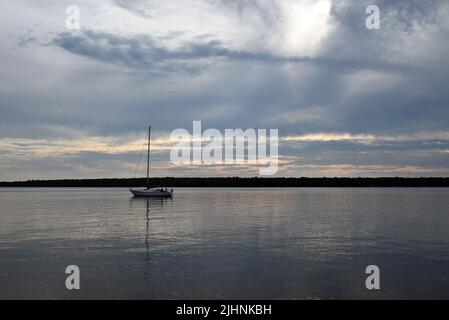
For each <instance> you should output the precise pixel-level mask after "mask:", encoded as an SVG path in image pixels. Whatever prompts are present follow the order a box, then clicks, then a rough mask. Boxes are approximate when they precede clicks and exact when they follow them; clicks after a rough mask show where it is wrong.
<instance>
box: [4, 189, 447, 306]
mask: <svg viewBox="0 0 449 320" xmlns="http://www.w3.org/2000/svg"><path fill="white" fill-rule="evenodd" d="M448 208H449V189H446V188H440V189H438V188H434V189H432V188H422V189H419V188H360V189H357V188H290V189H287V188H286V189H268V188H264V189H262V188H260V189H258V188H246V189H243V188H242V189H220V188H216V189H201V188H177V189H176V190H175V195H174V198H173V199H165V200H163V199H149V200H146V199H135V198H131V194H130V193H129V191H128V190H127V189H121V188H118V189H113V188H111V189H99V188H98V189H97V188H59V189H58V188H35V189H33V188H0V298H1V299H13V298H19V299H25V298H28V299H59V298H61V299H81V298H82V299H94V298H98V299H347V298H349V299H390V298H397V299H415V298H424V299H429V298H446V299H449V210H448ZM68 265H76V266H78V267H79V269H80V275H81V276H80V279H81V282H80V285H81V289H80V290H67V289H66V287H65V281H66V278H67V277H68V275H67V274H66V273H65V269H66V267H67V266H68ZM369 265H376V266H378V267H379V269H380V285H381V288H380V290H372V291H369V290H367V289H366V287H365V280H366V278H367V276H368V275H367V274H365V269H366V267H367V266H369Z"/></svg>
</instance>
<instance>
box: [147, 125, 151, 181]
mask: <svg viewBox="0 0 449 320" xmlns="http://www.w3.org/2000/svg"><path fill="white" fill-rule="evenodd" d="M150 148H151V126H149V127H148V154H147V189H150Z"/></svg>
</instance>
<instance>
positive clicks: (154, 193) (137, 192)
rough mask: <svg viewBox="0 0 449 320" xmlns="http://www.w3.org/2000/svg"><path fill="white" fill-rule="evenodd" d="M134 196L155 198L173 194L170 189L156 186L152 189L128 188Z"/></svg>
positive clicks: (168, 196)
mask: <svg viewBox="0 0 449 320" xmlns="http://www.w3.org/2000/svg"><path fill="white" fill-rule="evenodd" d="M129 191H131V193H132V194H133V195H134V197H156V198H170V197H172V196H173V189H172V190H170V191H169V190H167V191H165V190H162V189H158V188H153V189H129Z"/></svg>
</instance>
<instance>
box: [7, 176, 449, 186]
mask: <svg viewBox="0 0 449 320" xmlns="http://www.w3.org/2000/svg"><path fill="white" fill-rule="evenodd" d="M145 181H146V180H145V179H144V178H137V179H133V178H128V179H126V178H125V179H62V180H28V181H14V182H0V187H61V188H62V187H78V188H88V187H103V188H123V187H140V186H145ZM151 183H152V185H153V186H159V187H174V188H176V187H207V188H226V187H229V188H245V187H248V188H251V187H252V188H254V187H261V188H276V187H277V188H288V187H339V188H349V187H352V188H353V187H360V188H369V187H435V188H438V187H449V178H443V177H442V178H259V177H252V178H239V177H228V178H173V177H165V178H152V179H151Z"/></svg>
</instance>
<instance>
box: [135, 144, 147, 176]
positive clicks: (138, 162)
mask: <svg viewBox="0 0 449 320" xmlns="http://www.w3.org/2000/svg"><path fill="white" fill-rule="evenodd" d="M146 138H147V136H145V141H144V143H143V145H142V149H141V150H140V155H139V161H137V164H136V169H135V170H134V178H135V177H136V174H137V169H138V168H139V165H140V162H141V161H142V156H143V151H144V150H145V147H146V145H147V139H146Z"/></svg>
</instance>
